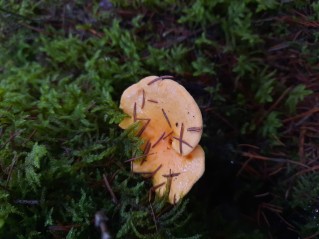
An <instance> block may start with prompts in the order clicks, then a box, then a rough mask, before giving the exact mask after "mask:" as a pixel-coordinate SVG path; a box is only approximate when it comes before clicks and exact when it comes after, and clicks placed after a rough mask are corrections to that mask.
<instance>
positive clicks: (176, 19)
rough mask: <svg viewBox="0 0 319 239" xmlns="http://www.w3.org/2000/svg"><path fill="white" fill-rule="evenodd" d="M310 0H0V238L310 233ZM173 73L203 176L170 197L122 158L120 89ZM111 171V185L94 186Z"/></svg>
mask: <svg viewBox="0 0 319 239" xmlns="http://www.w3.org/2000/svg"><path fill="white" fill-rule="evenodd" d="M318 27H319V4H318V3H316V2H315V1H304V0H302V1H301V0H300V1H297V0H296V1H275V0H267V1H260V0H243V1H237V0H212V1H205V0H191V1H173V0H164V1H158V0H153V1H142V0H134V1H108V0H101V1H84V0H76V1H58V2H53V1H46V0H43V1H32V0H25V1H7V0H0V41H1V45H0V203H1V204H0V237H1V238H98V237H99V231H98V230H97V229H96V228H94V223H93V220H94V214H95V213H96V212H97V211H99V210H104V211H105V213H106V214H107V216H108V217H109V219H110V220H109V222H108V223H109V226H110V227H111V233H112V235H113V236H114V238H186V237H189V238H237V239H239V238H243V239H244V238H245V239H246V238H297V237H298V236H301V237H303V238H315V237H316V235H318V234H319V230H318V226H317V225H318V223H319V221H318V220H319V219H318V209H317V208H318V193H319V189H318V185H319V184H318V183H317V182H318V181H317V180H319V177H318V176H317V173H316V171H317V170H318V169H319V166H318V162H317V161H318V155H319V154H318V146H317V144H318V140H317V139H318V135H317V132H318V97H317V94H318V93H317V92H318V88H319V84H318V77H319V74H318V62H319V61H318V59H319V58H318V54H319V50H318V49H319V48H318ZM147 75H173V76H175V78H176V80H177V81H179V82H180V83H181V84H183V85H184V86H185V87H186V88H187V89H188V90H189V91H190V92H191V94H192V95H193V96H194V98H195V99H196V101H197V102H198V104H199V105H200V108H201V110H202V113H203V117H204V124H205V125H204V135H203V139H202V142H201V144H202V145H203V146H204V148H205V151H206V155H207V156H206V158H207V159H206V173H205V175H204V176H203V178H202V179H201V180H200V181H199V182H198V183H197V184H196V185H195V187H194V189H193V190H192V191H191V193H190V194H189V195H188V196H187V197H186V198H185V199H184V200H183V201H182V202H181V203H179V204H178V205H176V206H170V205H168V204H167V203H166V202H165V200H163V199H159V198H154V195H153V194H151V196H152V198H151V201H150V200H149V195H150V194H149V190H150V188H151V183H150V182H149V180H145V179H143V178H142V177H140V176H139V175H134V174H132V173H131V172H130V167H129V165H128V164H125V163H123V162H124V161H125V160H126V159H128V158H130V157H132V155H133V154H136V153H140V152H138V150H137V149H138V148H139V145H140V144H141V142H140V141H139V139H137V138H136V137H135V136H134V132H135V128H134V127H133V128H131V129H130V130H127V131H125V132H122V131H121V130H120V129H119V128H118V126H117V124H118V123H119V122H120V121H121V119H122V118H123V117H124V115H123V114H122V112H121V111H120V110H119V109H118V101H119V98H120V95H121V93H122V92H123V90H124V89H125V88H126V87H128V86H129V85H131V84H132V83H134V82H136V81H138V80H139V79H141V78H143V77H145V76H147ZM105 181H107V182H109V184H110V185H111V188H112V191H113V193H114V195H115V197H114V196H113V197H112V196H111V193H110V190H108V189H107V188H106V185H105Z"/></svg>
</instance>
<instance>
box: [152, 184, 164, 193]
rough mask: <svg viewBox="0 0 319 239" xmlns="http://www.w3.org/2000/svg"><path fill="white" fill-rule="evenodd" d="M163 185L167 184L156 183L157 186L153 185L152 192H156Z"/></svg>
mask: <svg viewBox="0 0 319 239" xmlns="http://www.w3.org/2000/svg"><path fill="white" fill-rule="evenodd" d="M163 185H165V182H164V183H160V184H158V185H155V186H153V187H151V189H150V190H151V191H152V192H155V191H156V190H157V189H159V188H160V187H162V186H163Z"/></svg>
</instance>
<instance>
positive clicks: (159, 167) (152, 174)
mask: <svg viewBox="0 0 319 239" xmlns="http://www.w3.org/2000/svg"><path fill="white" fill-rule="evenodd" d="M161 167H163V164H161V165H160V166H158V167H157V168H156V169H155V170H154V171H153V172H136V173H139V174H147V175H148V177H149V178H150V177H153V176H154V175H155V174H156V173H157V172H158V171H159V170H160V169H161Z"/></svg>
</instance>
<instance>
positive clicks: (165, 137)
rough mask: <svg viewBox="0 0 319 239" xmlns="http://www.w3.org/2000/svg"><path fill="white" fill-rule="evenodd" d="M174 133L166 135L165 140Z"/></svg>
mask: <svg viewBox="0 0 319 239" xmlns="http://www.w3.org/2000/svg"><path fill="white" fill-rule="evenodd" d="M173 133H174V132H173V131H171V132H170V133H169V134H168V135H166V136H165V137H164V138H163V139H166V138H167V137H169V136H171V135H172V134H173Z"/></svg>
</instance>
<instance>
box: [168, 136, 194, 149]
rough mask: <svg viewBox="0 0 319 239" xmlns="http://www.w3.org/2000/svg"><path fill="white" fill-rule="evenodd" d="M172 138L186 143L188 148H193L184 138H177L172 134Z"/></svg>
mask: <svg viewBox="0 0 319 239" xmlns="http://www.w3.org/2000/svg"><path fill="white" fill-rule="evenodd" d="M173 138H174V139H176V140H178V141H180V142H182V143H183V144H186V145H187V146H188V147H190V148H194V147H193V146H192V145H190V144H189V143H187V142H186V141H185V140H181V139H180V138H177V137H175V136H173Z"/></svg>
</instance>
